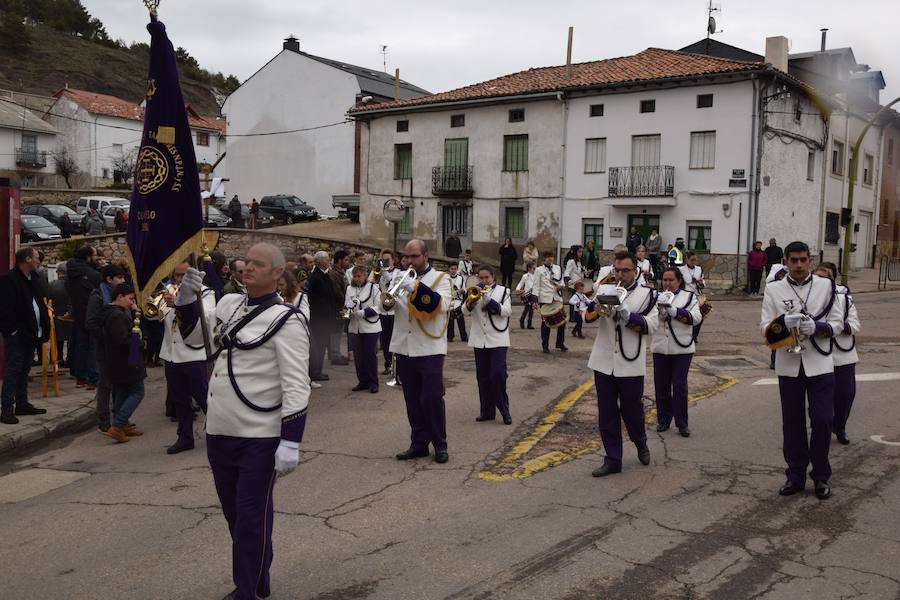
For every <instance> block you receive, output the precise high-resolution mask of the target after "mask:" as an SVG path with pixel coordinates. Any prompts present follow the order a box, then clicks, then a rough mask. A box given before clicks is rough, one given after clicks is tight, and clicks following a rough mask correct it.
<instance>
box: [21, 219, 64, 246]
mask: <svg viewBox="0 0 900 600" xmlns="http://www.w3.org/2000/svg"><path fill="white" fill-rule="evenodd" d="M20 219H21V222H22V232H21V234H20V239H21V240H22V241H23V242H43V241H45V240H59V239H62V234H60V232H59V227H57V226H56V225H54V224H53V223H51V222H50V221H48V220H47V219H45V218H44V217H38V216H36V215H22V216H21V217H20Z"/></svg>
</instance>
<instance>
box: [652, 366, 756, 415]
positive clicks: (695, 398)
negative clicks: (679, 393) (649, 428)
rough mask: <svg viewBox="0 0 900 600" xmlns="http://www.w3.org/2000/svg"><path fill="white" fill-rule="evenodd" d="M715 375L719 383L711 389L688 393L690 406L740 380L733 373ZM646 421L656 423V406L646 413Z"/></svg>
mask: <svg viewBox="0 0 900 600" xmlns="http://www.w3.org/2000/svg"><path fill="white" fill-rule="evenodd" d="M694 370H695V369H691V371H694ZM713 377H715V378H716V379H718V380H720V381H719V383H718V384H716V385H715V386H713V387H711V388H709V389H706V390H703V391H702V392H697V393H696V394H688V406H694V405H695V404H697V403H698V402H700V401H701V400H703V399H705V398H709V397H710V396H714V395H716V394H718V393H719V392H724V391H725V390H727V389H728V388H730V387H731V386H733V385H734V384H736V383H737V382H738V380H737V379H735V378H734V377H732V376H731V375H713ZM644 422H645V423H647V424H648V425H650V424H652V423H656V406H653V407H651V408H650V410H648V411H647V413H646V414H645V415H644Z"/></svg>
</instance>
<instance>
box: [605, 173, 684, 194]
mask: <svg viewBox="0 0 900 600" xmlns="http://www.w3.org/2000/svg"><path fill="white" fill-rule="evenodd" d="M609 195H610V196H674V195H675V167H672V166H666V165H654V166H650V167H610V168H609Z"/></svg>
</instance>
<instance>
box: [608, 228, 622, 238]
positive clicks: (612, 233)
mask: <svg viewBox="0 0 900 600" xmlns="http://www.w3.org/2000/svg"><path fill="white" fill-rule="evenodd" d="M623 235H624V233H623V231H622V228H621V227H610V228H609V237H611V238H620V237H622V236H623Z"/></svg>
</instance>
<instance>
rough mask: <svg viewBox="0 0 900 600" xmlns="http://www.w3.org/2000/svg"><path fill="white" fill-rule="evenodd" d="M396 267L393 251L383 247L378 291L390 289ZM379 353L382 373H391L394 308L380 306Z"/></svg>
mask: <svg viewBox="0 0 900 600" xmlns="http://www.w3.org/2000/svg"><path fill="white" fill-rule="evenodd" d="M396 273H397V269H395V268H394V251H393V250H391V249H390V248H385V249H384V250H382V251H381V277H380V278H379V280H378V287H379V288H380V291H382V292H386V291H388V290H389V289H391V282H392V281H393V279H394V275H395V274H396ZM380 313H381V339H380V342H379V343H380V344H381V354H382V356H383V357H384V371H382V372H381V374H382V375H390V374H391V362H392V361H393V355H392V354H391V334H392V333H393V331H394V309H393V308H391V309H390V310H385V309H384V307H381V311H380Z"/></svg>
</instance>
